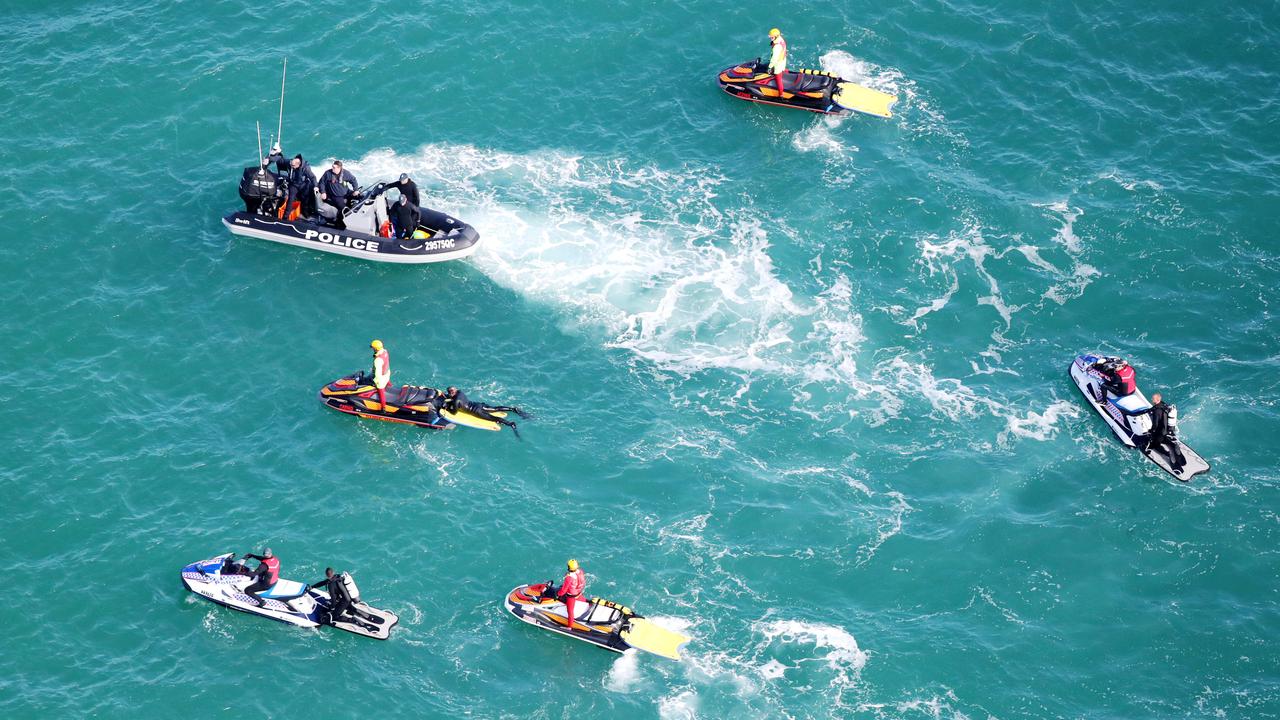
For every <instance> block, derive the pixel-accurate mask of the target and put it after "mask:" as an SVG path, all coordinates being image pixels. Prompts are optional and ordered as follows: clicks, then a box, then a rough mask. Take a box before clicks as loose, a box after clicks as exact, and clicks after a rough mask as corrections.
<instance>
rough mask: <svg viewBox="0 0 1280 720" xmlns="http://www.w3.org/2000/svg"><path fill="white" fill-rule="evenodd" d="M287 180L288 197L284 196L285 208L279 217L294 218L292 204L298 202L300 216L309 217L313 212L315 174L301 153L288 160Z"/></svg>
mask: <svg viewBox="0 0 1280 720" xmlns="http://www.w3.org/2000/svg"><path fill="white" fill-rule="evenodd" d="M285 180H286V181H287V190H288V193H289V194H288V197H286V198H285V209H284V210H282V211H281V215H280V217H288V218H289V219H290V220H293V219H294V215H293V210H294V206H293V204H294V203H295V202H296V203H298V212H299V213H300V214H301V215H302V217H308V218H309V217H311V216H312V215H314V214H315V204H316V197H315V187H316V175H315V173H314V172H312V171H311V166H310V165H308V164H307V161H306V160H304V159H303V158H302V155H301V154H299V155H294V156H293V159H292V160H290V161H289V171H288V174H287V175H285Z"/></svg>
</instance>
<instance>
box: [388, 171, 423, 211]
mask: <svg viewBox="0 0 1280 720" xmlns="http://www.w3.org/2000/svg"><path fill="white" fill-rule="evenodd" d="M391 187H393V188H395V189H397V190H399V191H400V194H401V195H402V196H405V197H408V198H409V202H410V203H412V204H413V206H414V207H422V201H421V200H419V199H418V186H417V184H415V183H414V182H413V180H411V179H410V178H409V173H400V179H399V180H397V181H396V182H393V183H391Z"/></svg>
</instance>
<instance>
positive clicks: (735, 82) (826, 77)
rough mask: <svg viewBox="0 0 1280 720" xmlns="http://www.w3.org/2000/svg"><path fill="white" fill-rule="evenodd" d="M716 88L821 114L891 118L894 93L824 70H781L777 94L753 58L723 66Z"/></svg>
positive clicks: (771, 80)
mask: <svg viewBox="0 0 1280 720" xmlns="http://www.w3.org/2000/svg"><path fill="white" fill-rule="evenodd" d="M718 80H719V82H720V89H722V90H724V91H725V92H727V93H729V94H730V95H732V96H734V97H736V98H741V99H743V100H748V101H750V102H758V103H765V104H766V105H780V106H782V107H793V108H799V109H801V110H808V111H809V112H816V113H822V114H824V115H843V114H846V113H849V112H860V113H866V114H868V115H875V116H876V117H884V118H887V117H892V115H893V113H892V111H891V108H892V107H893V104H894V103H895V102H897V101H898V96H897V95H890V94H888V93H884V92H880V91H879V90H872V89H871V88H866V87H862V86H861V85H856V84H854V83H851V82H849V81H847V80H844V79H843V78H841V77H839V76H837V75H835V74H833V73H829V72H827V71H825V70H805V69H801V70H789V71H787V72H785V73H782V88H783V91H782V92H781V93H779V92H778V84H777V79H776V78H775V76H773V75H771V74H770V73H769V67H768V65H766V64H763V63H761V62H760V58H756V59H755V60H754V61H752V62H745V63H742V64H740V65H734V66H733V67H728V68H725V69H724V70H721V71H720V76H719V78H718Z"/></svg>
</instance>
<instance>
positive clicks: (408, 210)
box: [391, 189, 422, 240]
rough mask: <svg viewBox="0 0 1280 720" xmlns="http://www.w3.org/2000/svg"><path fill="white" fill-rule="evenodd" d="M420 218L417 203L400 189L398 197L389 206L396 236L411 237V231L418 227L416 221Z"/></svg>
mask: <svg viewBox="0 0 1280 720" xmlns="http://www.w3.org/2000/svg"><path fill="white" fill-rule="evenodd" d="M415 190H416V189H415ZM421 219H422V211H420V210H419V209H418V206H417V204H416V203H414V202H413V201H412V200H411V199H410V198H409V196H408V195H407V194H406V193H405V192H404V191H403V190H401V191H400V199H399V200H397V201H396V203H395V204H394V205H392V206H391V222H392V223H394V224H395V226H396V237H398V238H400V239H401V240H406V239H408V238H411V237H413V231H414V230H417V229H418V221H419V220H421Z"/></svg>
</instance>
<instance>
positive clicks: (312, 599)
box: [182, 553, 400, 640]
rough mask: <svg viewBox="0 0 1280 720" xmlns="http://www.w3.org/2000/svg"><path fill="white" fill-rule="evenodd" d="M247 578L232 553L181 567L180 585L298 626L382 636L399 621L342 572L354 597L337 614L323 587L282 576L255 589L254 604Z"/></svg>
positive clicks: (233, 606)
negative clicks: (348, 606) (363, 596)
mask: <svg viewBox="0 0 1280 720" xmlns="http://www.w3.org/2000/svg"><path fill="white" fill-rule="evenodd" d="M344 575H345V574H344ZM252 582H253V577H252V575H250V574H249V571H248V570H247V569H246V568H245V567H244V565H243V564H242V563H238V562H236V561H235V553H223V554H221V555H217V556H215V557H212V558H209V559H208V560H201V561H199V562H194V563H191V564H190V565H188V566H186V567H184V568H182V584H183V585H184V586H185V587H186V588H187V589H188V590H190V591H191V592H193V593H195V594H196V595H199V596H200V597H203V598H205V599H206V600H210V601H212V602H215V603H217V604H219V605H222V606H224V607H229V608H231V609H232V610H239V611H240V612H244V613H249V614H250V615H260V616H262V617H265V618H270V619H272V620H276V621H278V622H282V623H288V624H290V625H297V626H298V627H308V628H311V627H319V626H321V625H328V626H330V627H335V628H338V629H339V630H346V631H347V632H350V633H355V634H356V635H364V636H365V637H371V638H376V639H378V640H386V639H387V638H389V637H390V636H391V629H392V628H393V627H395V626H396V623H398V622H399V621H400V618H399V617H398V616H397V615H396V614H395V613H393V612H389V611H387V610H379V609H377V608H375V607H371V606H370V605H368V604H366V603H365V602H363V601H362V600H361V599H360V590H359V588H357V587H356V585H355V580H353V579H351V576H350V575H345V576H344V577H343V582H344V586H345V587H346V588H347V592H348V594H349V595H350V596H351V598H352V600H353V602H352V604H351V610H350V611H348V613H347V614H344V615H342V616H341V617H334V616H333V613H332V612H331V610H332V604H331V600H330V598H329V594H328V593H327V592H325V591H323V590H316V589H312V588H311V587H309V586H308V585H306V584H305V583H300V582H297V581H295V580H285V579H283V578H281V579H279V580H277V581H276V584H275V585H272V586H271V588H270V589H268V590H265V591H263V592H261V593H257V596H258V597H259V598H261V599H262V604H261V605H259V604H258V603H255V602H254V601H253V600H252V599H251V598H250V597H249V596H248V595H246V594H245V592H244V590H245V588H247V587H248V586H249V585H250V584H251V583H252Z"/></svg>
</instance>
